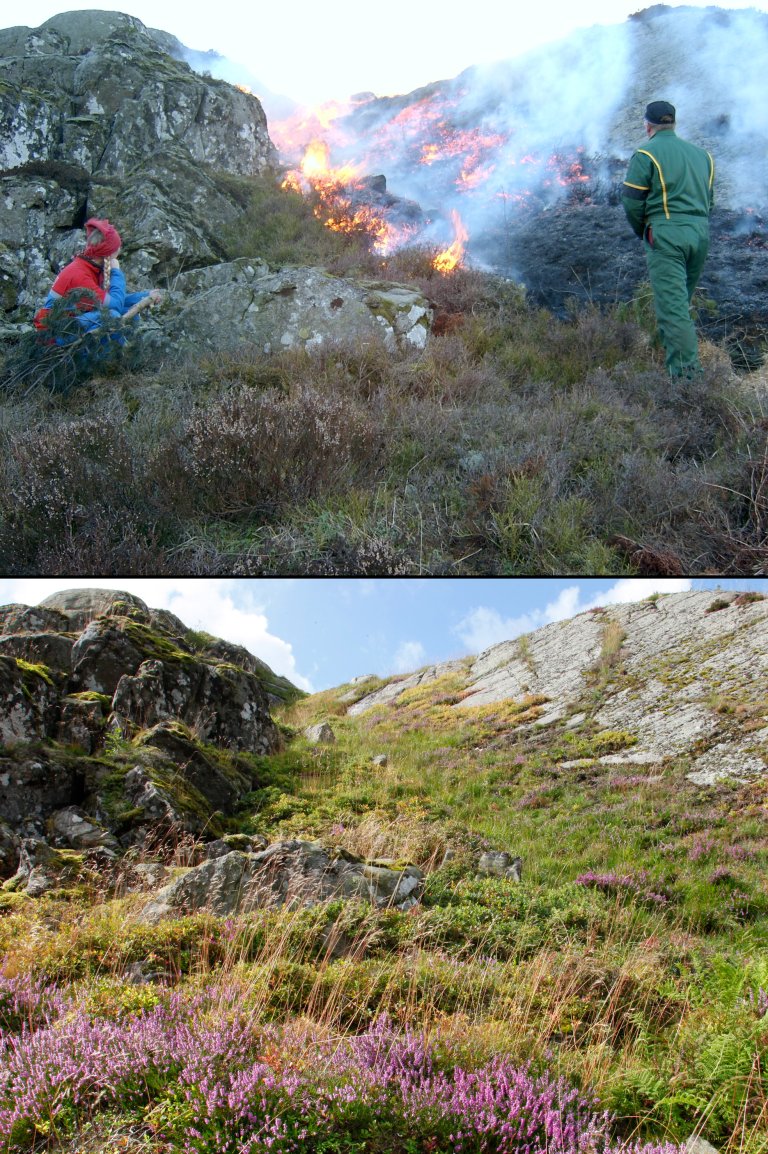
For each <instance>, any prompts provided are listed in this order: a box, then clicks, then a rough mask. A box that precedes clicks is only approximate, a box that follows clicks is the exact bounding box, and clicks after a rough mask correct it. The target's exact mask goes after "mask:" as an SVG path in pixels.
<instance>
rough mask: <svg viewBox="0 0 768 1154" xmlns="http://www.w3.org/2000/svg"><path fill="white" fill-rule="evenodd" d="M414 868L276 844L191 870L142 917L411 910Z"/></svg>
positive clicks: (417, 876) (415, 893)
mask: <svg viewBox="0 0 768 1154" xmlns="http://www.w3.org/2000/svg"><path fill="white" fill-rule="evenodd" d="M423 881H424V875H423V874H422V872H421V870H419V869H417V868H416V866H410V865H409V866H405V867H403V868H398V867H397V866H393V865H388V864H383V863H375V862H364V861H361V860H358V859H355V858H353V857H352V855H351V854H343V855H341V854H340V855H339V856H337V857H333V856H331V854H329V853H328V852H327V851H326V850H324V849H323V847H322V846H320V845H319V844H317V843H316V842H305V841H286V842H275V843H273V844H272V845H270V846H268V847H267V849H265V850H262V851H261V852H260V853H242V852H240V851H238V850H233V851H232V852H231V853H228V854H225V855H223V856H221V857H216V858H214V859H212V860H210V861H206V862H203V864H202V865H199V866H195V867H194V868H192V869H190V870H189V871H188V872H187V873H186V874H184V875H183V876H182V877H180V878H178V879H177V880H176V881H174V882H171V884H170V885H168V886H166V887H165V888H164V889H162V890H160V891H159V893H157V894H156V895H155V897H154V898H153V900H152V901H151V902H149V903H148V904H147V905H146V906H145V907H144V910H143V911H142V913H141V915H140V916H141V919H142V920H144V921H148V922H156V921H159V920H160V919H161V918H164V917H178V916H179V914H180V913H190V912H192V911H194V910H200V909H206V910H209V911H210V912H211V913H214V914H217V915H219V916H221V917H230V916H233V915H235V914H239V913H247V912H249V911H250V910H254V909H258V908H262V907H279V906H283V905H288V906H313V905H317V904H318V903H320V902H324V901H330V900H331V899H333V898H338V897H345V898H361V899H363V900H366V901H370V902H372V903H373V904H374V905H376V906H378V907H384V906H391V907H394V908H396V909H410V908H411V906H413V905H414V904H415V903H416V902H417V901H418V898H419V896H420V894H421V891H422V888H423Z"/></svg>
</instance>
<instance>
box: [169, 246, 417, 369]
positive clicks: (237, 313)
mask: <svg viewBox="0 0 768 1154" xmlns="http://www.w3.org/2000/svg"><path fill="white" fill-rule="evenodd" d="M173 295H174V299H173V302H172V304H171V308H170V310H169V312H168V316H169V323H172V327H173V331H174V333H175V335H176V337H177V338H178V339H179V341H180V342H181V344H182V345H186V346H188V347H192V348H200V347H201V346H202V347H205V346H208V347H210V348H219V347H228V346H231V343H232V333H233V332H235V333H237V335H238V339H239V340H248V341H253V342H254V343H255V344H257V345H259V346H260V347H261V349H262V350H263V351H264V352H265V353H271V352H277V351H279V350H280V349H289V348H297V349H298V348H301V349H313V348H319V347H320V346H322V345H323V344H326V343H327V342H329V341H352V340H365V339H371V338H372V337H375V336H380V337H382V338H383V340H384V343H385V345H386V346H387V347H388V348H396V347H412V348H423V347H424V345H425V344H426V340H427V335H428V332H429V328H430V326H431V323H432V315H433V314H432V309H431V307H430V305H429V302H428V301H427V300H426V298H425V297H424V296H422V294H421V293H420V292H419V291H418V290H417V289H414V288H409V287H407V286H405V285H394V284H390V285H387V284H384V283H378V282H377V283H376V284H375V285H374V284H373V282H370V281H356V280H353V279H351V278H345V277H337V276H332V275H331V274H330V273H327V272H325V271H324V270H323V269H319V268H291V269H283V270H281V271H279V272H270V270H269V268H268V266H267V265H266V264H264V262H263V261H259V260H246V259H240V260H236V261H232V262H230V263H227V264H217V265H213V266H211V267H207V268H199V269H195V270H193V271H191V272H189V273H182V274H181V275H180V276H179V277H178V278H177V279H176V281H175V285H174V294H173Z"/></svg>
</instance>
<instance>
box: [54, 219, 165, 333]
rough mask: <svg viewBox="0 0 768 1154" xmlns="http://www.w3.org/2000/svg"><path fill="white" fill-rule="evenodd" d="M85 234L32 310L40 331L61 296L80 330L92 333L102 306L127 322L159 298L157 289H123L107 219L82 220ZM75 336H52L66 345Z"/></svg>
mask: <svg viewBox="0 0 768 1154" xmlns="http://www.w3.org/2000/svg"><path fill="white" fill-rule="evenodd" d="M85 236H86V244H85V248H84V249H83V250H82V252H80V253H78V254H77V256H76V257H75V258H74V260H72V261H70V263H69V264H68V265H66V267H65V268H63V269H62V270H61V272H60V273H59V275H58V276H57V277H56V279H55V281H54V282H53V284H52V285H51V288H50V290H49V292H48V296H47V297H46V298H45V302H44V304H43V306H42V308H40V309H38V310H37V312H36V313H35V317H34V325H35V328H36V329H38V330H40V331H41V332H44V331H45V330H46V329H47V327H48V318H49V314H50V313H51V310H52V309H54V308H55V306H56V304H57V302H58V301H59V300H62V299H64V300H68V299H71V301H72V305H73V311H74V313H75V316H76V320H77V327H78V329H79V330H82V331H84V332H92V331H93V330H94V329H98V328H99V327H100V326H101V324H102V322H103V319H104V317H103V313H102V310H103V309H106V310H107V312H108V313H109V315H110V316H113V317H117V318H122V320H124V321H129V320H131V319H132V318H133V317H135V316H136V315H137V313H139V312H140V311H141V310H142V309H143V308H146V307H147V306H149V305H154V304H156V303H158V302H159V301H160V300H162V293H161V292H160V291H159V290H158V289H149V290H144V291H143V292H135V293H128V292H126V285H125V274H124V273H123V270H122V269H121V268H120V261H119V259H118V254H119V252H120V248H121V245H122V241H121V239H120V234H119V233H118V231H117V229H116V228H115V227H114V225H112V224H110V223H109V221H108V220H97V219H96V218H95V217H92V218H91V219H90V220H88V221H86V224H85ZM112 335H113V339H118V340H119V341H121V342H122V341H124V339H125V338H124V337H122V336H121V334H117V333H115V334H112ZM76 336H77V332H74V333H72V334H71V335H69V336H56V337H55V342H56V344H67V343H69V342H70V341H72V340H74V339H76Z"/></svg>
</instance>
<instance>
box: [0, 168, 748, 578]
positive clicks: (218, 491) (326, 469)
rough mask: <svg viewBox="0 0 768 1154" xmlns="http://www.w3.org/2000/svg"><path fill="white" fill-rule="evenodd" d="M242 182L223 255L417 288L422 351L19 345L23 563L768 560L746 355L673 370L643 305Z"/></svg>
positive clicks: (373, 566) (18, 506)
mask: <svg viewBox="0 0 768 1154" xmlns="http://www.w3.org/2000/svg"><path fill="white" fill-rule="evenodd" d="M228 179H229V178H228ZM229 185H231V186H232V187H229ZM229 185H228V190H229V192H230V194H231V195H235V194H236V195H237V196H238V197H239V198H240V200H241V201H242V205H243V208H244V211H245V217H244V221H243V224H242V227H241V228H240V229H239V230H238V233H237V235H236V236H226V237H222V238H221V239H222V245H223V246H224V249H223V253H222V255H224V256H226V257H234V256H237V255H242V254H247V255H253V254H254V253H257V254H258V255H260V256H262V257H264V258H265V259H266V260H268V261H271V262H273V263H285V262H291V261H292V262H295V263H307V262H308V261H318V262H322V263H323V264H325V265H326V266H327V267H328V268H330V269H331V271H334V272H338V273H352V274H354V273H365V274H367V275H371V274H374V275H376V276H384V277H386V278H389V279H392V280H395V281H406V282H409V283H412V284H415V285H418V286H419V287H420V288H421V289H422V290H423V291H424V292H425V293H426V295H427V296H428V297H429V298H430V300H431V301H432V302H433V304H434V308H435V323H434V335H433V337H432V339H431V340H430V342H429V344H428V346H427V348H426V349H424V350H414V349H410V350H408V351H405V350H404V351H401V352H397V353H393V352H391V351H388V350H387V349H386V348H385V347H384V344H383V343H381V342H378V341H376V340H370V341H368V342H367V343H363V344H359V343H358V344H355V345H346V346H345V345H328V346H326V347H325V348H323V349H321V350H319V351H315V352H312V353H306V352H301V351H283V352H278V353H275V354H274V355H272V356H270V357H266V356H264V355H263V354H262V353H261V352H260V351H259V350H258V349H257V348H255V347H253V346H249V345H247V344H239V343H237V342H233V345H232V347H231V349H229V351H228V352H227V353H226V355H223V356H202V357H200V358H198V359H197V360H196V361H194V362H190V363H169V362H165V363H162V364H156V363H154V361H153V358H152V354H151V350H149V349H146V350H145V349H142V346H141V345H140V344H136V343H133V344H132V345H130V346H128V347H126V348H123V347H122V346H120V345H118V344H116V343H115V342H112V344H111V345H110V346H109V347H108V348H107V349H106V350H104V349H103V348H102V350H101V352H100V353H99V356H98V357H94V356H93V355H92V354H93V351H94V350H93V349H85V347H84V345H82V342H81V343H80V344H78V345H77V346H76V347H71V346H67V347H64V348H54V349H51V348H50V347H47V348H45V349H42V350H41V348H40V346H39V344H36V343H35V340H36V338H34V337H32V336H29V337H26V338H24V339H23V340H22V341H21V344H20V345H19V346H18V347H16V348H6V354H5V364H4V367H2V366H0V367H2V371H3V375H4V381H5V387H4V388H3V389H2V390H0V447H1V449H2V451H1V452H0V567H2V569H3V571H4V572H6V573H9V574H12V573H31V572H36V573H52V572H55V573H57V574H67V573H82V572H84V571H88V572H91V573H99V574H103V575H107V574H112V573H126V572H132V573H134V574H141V573H153V574H162V573H189V574H195V573H217V572H220V573H223V572H226V573H228V574H229V573H237V574H243V575H250V574H281V573H291V574H295V573H307V574H319V575H323V574H334V573H356V574H366V573H380V574H418V573H423V574H443V575H453V574H456V575H462V574H465V575H466V574H502V575H503V574H516V573H531V572H539V573H560V572H566V571H567V572H576V571H578V572H591V573H614V574H622V573H627V574H629V573H666V574H671V575H674V574H677V573H685V572H693V571H698V572H703V571H708V570H711V571H715V572H731V573H738V572H741V573H753V572H760V571H762V568H764V566H765V564H766V561H767V560H768V554H767V549H768V546H766V530H767V529H768V496H767V494H768V457H767V456H766V450H765V421H766V408H765V406H766V400H765V391H764V388H763V391H761V390H760V389H759V388H757V387H756V386H755V385H754V380H753V378H750V377H744V376H742V377H739V376H738V375H737V374H736V373H735V372H734V370H733V369H732V366H731V363H730V360H729V358H728V356H727V355H726V353H725V351H723V350H721V349H718V348H715V347H713V346H709V345H705V349H704V357H705V364H706V367H705V371H704V374H703V376H702V377H701V379H700V380H696V381H692V382H682V383H674V382H671V381H670V380H669V379H668V378H667V377H666V375H665V373H664V371H663V362H662V358H661V356H660V354H659V351H658V349H656V348H655V347H654V346H653V341H652V333H653V329H654V325H653V321H652V319H651V318H650V317H649V313H648V308H647V302H646V301H641V300H639V301H637V302H634V304H633V305H627V304H624V305H621V306H617V307H614V308H612V309H608V310H603V311H601V310H598V309H597V308H593V307H585V308H582V309H577V310H574V311H573V313H571V314H570V315H567V316H562V317H555V316H553V315H552V314H550V313H549V312H547V311H545V310H543V309H539V308H536V307H535V306H534V305H532V304H531V303H530V302H528V301H527V300H526V297H525V293H524V291H523V290H522V289H521V287H520V286H518V285H515V284H513V283H511V282H507V281H504V280H501V279H499V278H498V277H495V276H492V275H490V274H486V273H483V272H481V271H478V270H476V269H472V268H464V269H459V270H457V271H456V272H455V273H453V274H452V275H449V276H445V275H442V274H439V273H437V272H435V270H434V269H433V267H432V263H431V261H432V257H433V256H434V253H432V252H430V251H428V250H424V249H414V250H408V251H404V252H401V253H399V254H397V255H395V256H393V257H392V258H389V259H381V258H379V257H376V256H374V255H372V254H371V253H369V252H368V251H367V249H366V245H365V238H363V237H360V236H355V235H352V236H348V235H347V236H340V235H337V234H334V233H330V232H328V230H327V229H324V228H323V227H322V225H321V224H320V223H319V221H317V220H316V219H315V218H314V216H313V215H312V212H311V208H312V206H311V204H309V203H307V202H305V201H304V200H302V199H301V198H299V197H298V196H297V195H296V194H292V193H288V192H284V191H282V190H279V189H277V188H275V187H271V186H269V185H267V184H266V183H264V182H261V183H259V182H255V181H254V182H247V181H243V180H236V179H235V178H231V179H230V180H229ZM235 186H236V187H235ZM66 323H68V322H67V319H66V318H63V319H62V324H65V325H66ZM90 339H91V342H92V343H93V338H90ZM81 345H82V347H81ZM84 353H87V354H88V355H87V356H86V357H85V358H84V357H83V354H84Z"/></svg>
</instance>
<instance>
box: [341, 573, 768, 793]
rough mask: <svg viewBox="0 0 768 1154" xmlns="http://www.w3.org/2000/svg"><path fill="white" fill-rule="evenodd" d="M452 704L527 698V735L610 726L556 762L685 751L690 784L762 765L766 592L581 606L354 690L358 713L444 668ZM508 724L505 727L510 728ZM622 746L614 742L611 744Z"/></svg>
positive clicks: (644, 758)
mask: <svg viewBox="0 0 768 1154" xmlns="http://www.w3.org/2000/svg"><path fill="white" fill-rule="evenodd" d="M457 672H460V673H461V675H462V677H463V678H464V681H465V685H464V689H463V692H462V694H461V700H460V701H458V702H457V703H456V705H455V710H456V724H457V725H461V713H462V710H467V709H471V708H473V707H476V706H485V705H489V704H491V703H493V702H502V701H508V700H509V699H512V700H514V701H522V702H524V701H526V700H527V701H530V703H531V709H530V710H529V714H528V716H527V718H526V721H525V723H524V727H525V729H527V730H528V732H529V733H531V735H532V737H533V736H535V734H536V733H537V732H538V731H540V730H541V729H542V728H545V727H549V726H558V727H560V728H563V729H565V730H566V731H569V732H571V733H573V734H577V733H579V732H580V731H581V730H583V729H584V728H585V727H586V728H589V729H591V730H595V731H597V733H598V736H599V734H600V733H601V732H605V733H611V734H613V735H614V736H613V737H612V738H611V739H610V741H606V743H605V746H606V752H605V754H604V755H602V756H597V757H594V758H586V759H581V760H576V761H568V760H566V761H564V762H563V764H562V768H563V769H572V768H581V769H583V768H585V767H586V766H588V765H590V764H592V763H593V762H594V763H595V764H598V765H612V764H613V765H616V764H630V765H632V764H634V765H638V766H646V767H652V766H656V767H659V768H661V767H662V766H663V765H664V764H665V763H667V762H670V761H672V760H673V759H674V760H676V761H681V760H682V761H684V762H685V764H686V767H687V777H688V779H689V780H690V781H692V782H694V783H697V784H699V785H711V784H712V783H713V782H715V781H717V780H718V779H733V780H735V781H743V780H747V779H749V778H750V777H752V776H754V775H755V774H761V773H764V772H765V771H766V769H768V700H766V696H765V685H766V676H768V601H766V600H765V599H764V598H763V597H762V595H761V594H756V593H742V594H735V593H724V594H716V595H714V594H711V593H693V592H691V593H679V594H671V595H668V596H664V597H652V598H650V599H648V600H646V601H641V602H639V603H636V604H629V605H619V606H613V607H611V608H610V609H596V610H592V611H590V612H587V613H583V614H581V615H580V616H578V617H575V618H573V619H572V620H570V621H558V622H554V623H553V624H551V625H547V626H545V627H544V628H542V629H539V630H537V631H536V632H535V633H532V634H530V635H528V636H526V637H522V638H518V639H517V640H515V641H506V642H503V643H502V644H501V645H494V646H493V647H492V648H490V649H488V650H486V651H485V652H484V653H481V654H480V655H479V656H478V657H477V658H475V659H474V660H472V661H469V662H464V661H459V662H449V663H447V664H442V665H436V666H430V667H428V668H427V669H424V670H421V671H419V672H418V673H414V674H412V675H411V676H409V677H405V678H402V679H394V680H392V681H390V682H389V683H388V684H387V685H385V686H384V687H383V688H381V689H378V690H377V691H376V692H374V693H371V694H369V695H365V696H363V697H361V698H360V699H359V700H358V701H356V702H355V703H354V704H353V705H351V706H350V710H349V712H350V713H351V714H353V715H359V714H362V713H365V712H366V711H368V710H370V709H373V708H375V707H376V706H379V705H381V704H383V703H395V704H396V703H397V701H398V699H399V698H400V697H401V696H402V694H403V693H405V692H406V691H408V690H409V689H412V688H414V687H415V686H417V685H421V684H425V683H428V682H429V681H430V680H435V679H438V678H440V677H443V676H445V675H446V674H448V673H457ZM522 728H523V726H518V727H516V730H515V736H519V733H520V729H522ZM617 744H621V745H622V746H624V748H623V749H622V751H621V752H615V751H611V750H610V749H609V746H612V747H614V749H615V747H616V745H617Z"/></svg>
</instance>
